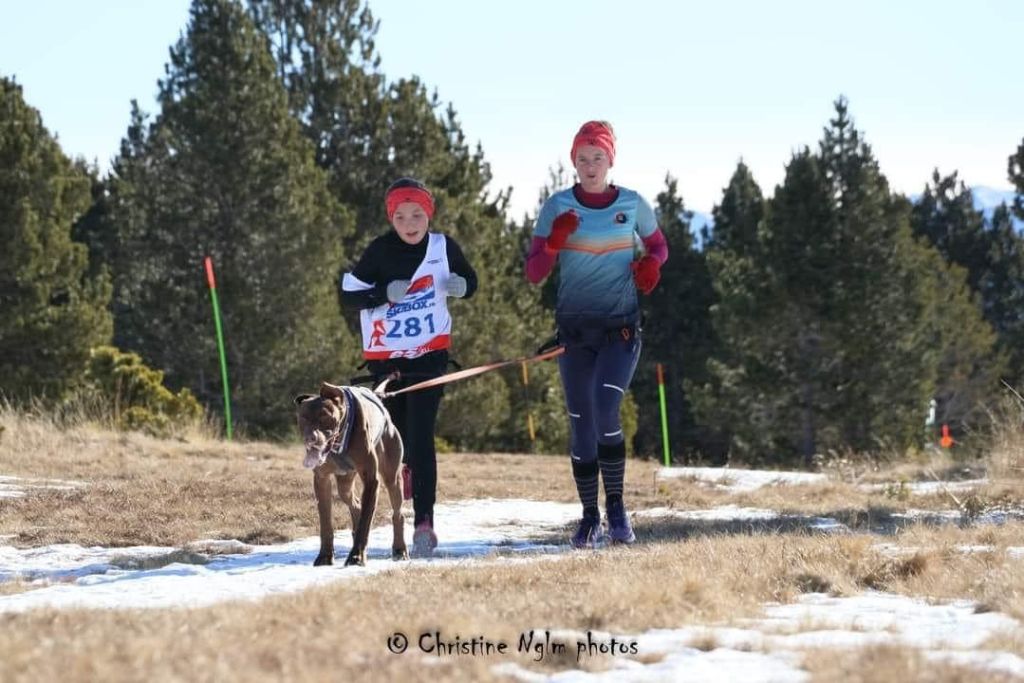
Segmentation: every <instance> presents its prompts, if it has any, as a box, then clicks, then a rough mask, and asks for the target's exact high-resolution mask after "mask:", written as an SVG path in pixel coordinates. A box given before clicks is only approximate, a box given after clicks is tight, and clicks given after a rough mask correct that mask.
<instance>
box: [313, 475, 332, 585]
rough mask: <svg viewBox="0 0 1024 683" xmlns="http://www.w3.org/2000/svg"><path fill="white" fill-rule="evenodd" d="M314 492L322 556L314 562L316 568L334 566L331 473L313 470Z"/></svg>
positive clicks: (318, 556) (317, 557)
mask: <svg viewBox="0 0 1024 683" xmlns="http://www.w3.org/2000/svg"><path fill="white" fill-rule="evenodd" d="M313 492H314V493H315V494H316V511H317V514H319V516H320V554H319V555H317V556H316V559H315V560H314V561H313V566H314V567H319V566H321V565H325V564H334V523H333V522H332V520H331V473H330V472H327V471H326V470H325V469H324V468H322V467H318V468H316V469H315V470H313Z"/></svg>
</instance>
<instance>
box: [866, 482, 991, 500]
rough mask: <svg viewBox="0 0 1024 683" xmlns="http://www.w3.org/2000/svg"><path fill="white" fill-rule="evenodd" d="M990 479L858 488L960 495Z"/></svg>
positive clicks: (890, 484) (922, 493) (893, 483)
mask: <svg viewBox="0 0 1024 683" xmlns="http://www.w3.org/2000/svg"><path fill="white" fill-rule="evenodd" d="M988 483H989V481H988V479H965V480H963V481H907V482H889V483H884V484H860V485H859V486H858V487H857V488H859V489H861V490H862V491H899V490H900V489H903V490H904V491H906V492H907V493H909V494H910V495H914V496H925V495H931V494H935V493H943V492H945V491H949V492H951V493H958V492H961V491H973V490H974V489H977V488H980V487H982V486H985V485H987V484H988Z"/></svg>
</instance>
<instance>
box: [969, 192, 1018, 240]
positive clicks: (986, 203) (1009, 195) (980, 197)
mask: <svg viewBox="0 0 1024 683" xmlns="http://www.w3.org/2000/svg"><path fill="white" fill-rule="evenodd" d="M971 196H972V197H974V208H975V209H977V210H978V211H981V212H982V213H983V214H985V218H986V219H988V220H992V214H993V212H995V210H996V209H997V208H999V205H1000V204H1002V203H1003V202H1005V203H1006V205H1007V206H1011V205H1012V204H1013V197H1014V191H1013V190H997V189H995V188H992V187H984V186H982V185H978V186H977V187H972V188H971ZM1013 227H1015V228H1016V229H1017V231H1018V232H1024V221H1021V220H1019V219H1017V218H1014V219H1013Z"/></svg>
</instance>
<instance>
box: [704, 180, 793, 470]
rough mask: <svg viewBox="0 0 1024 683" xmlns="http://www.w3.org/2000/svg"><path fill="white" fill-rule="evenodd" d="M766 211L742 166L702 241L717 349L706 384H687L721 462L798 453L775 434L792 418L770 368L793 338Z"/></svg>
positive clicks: (707, 449)
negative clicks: (784, 316) (785, 324)
mask: <svg viewBox="0 0 1024 683" xmlns="http://www.w3.org/2000/svg"><path fill="white" fill-rule="evenodd" d="M765 212H766V207H765V202H764V199H763V196H762V194H761V189H760V188H759V187H758V185H757V183H756V182H755V180H754V178H753V176H752V175H751V173H750V171H749V169H748V168H747V167H746V165H744V164H743V163H742V162H740V163H739V164H738V165H737V168H736V171H735V172H734V173H733V175H732V178H731V179H730V181H729V185H728V187H726V189H725V191H724V194H723V197H722V202H721V204H719V205H716V206H715V207H714V208H713V209H712V215H713V217H714V228H713V230H712V231H711V232H708V231H706V230H705V234H704V237H703V241H704V243H705V244H706V245H707V247H706V250H705V253H706V259H707V265H708V270H709V272H710V274H711V279H712V282H713V285H714V297H715V302H714V304H713V306H712V309H711V310H712V324H713V329H714V334H715V337H716V340H717V343H716V344H715V345H714V347H713V349H712V354H711V357H710V358H709V359H708V360H707V362H706V373H705V379H704V380H703V381H702V382H692V383H689V384H688V385H687V390H688V391H689V393H690V395H691V397H692V400H693V402H694V404H695V407H696V412H697V415H698V418H699V421H700V422H701V423H702V424H704V425H707V426H708V427H709V428H710V429H711V431H712V433H713V434H714V435H715V436H716V437H717V438H716V439H715V441H709V443H707V444H705V446H704V450H705V452H706V454H707V455H710V456H711V457H712V458H713V459H715V460H721V459H722V458H723V457H724V455H725V452H728V451H731V452H732V453H733V454H734V455H739V456H742V457H746V458H748V459H753V458H755V457H760V456H755V454H767V453H774V452H777V451H778V450H779V449H780V446H781V448H783V449H785V450H786V451H792V450H795V448H796V446H795V444H794V443H793V442H792V440H791V439H789V440H785V441H784V443H782V444H781V445H780V443H779V442H778V439H777V430H775V429H773V426H775V425H778V424H780V423H789V422H792V418H788V417H786V416H785V415H786V403H785V398H786V397H785V396H784V395H779V394H778V393H775V392H773V391H772V387H774V386H776V385H777V384H778V383H779V381H780V379H779V377H778V376H777V373H776V372H774V371H773V370H772V366H771V364H770V361H771V360H772V359H773V358H776V357H777V349H779V348H783V347H784V344H783V343H782V341H779V339H785V337H786V334H787V333H786V332H785V331H783V329H782V328H781V327H780V326H779V325H778V321H779V320H780V319H781V313H780V312H778V311H777V310H776V309H777V308H778V307H779V304H780V303H782V300H781V298H780V296H779V295H778V287H777V285H776V283H775V282H774V280H773V277H774V275H773V273H771V272H770V271H769V270H768V265H769V264H768V262H767V261H766V259H765V254H764V241H765V235H764V229H765V226H764V217H765Z"/></svg>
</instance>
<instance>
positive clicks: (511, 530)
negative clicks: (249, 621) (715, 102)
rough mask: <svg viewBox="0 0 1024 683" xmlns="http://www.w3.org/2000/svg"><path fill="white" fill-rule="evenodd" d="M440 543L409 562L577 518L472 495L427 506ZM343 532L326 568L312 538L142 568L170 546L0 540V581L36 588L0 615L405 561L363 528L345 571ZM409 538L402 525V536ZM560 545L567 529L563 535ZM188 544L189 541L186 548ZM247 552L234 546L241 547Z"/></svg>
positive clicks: (502, 544)
mask: <svg viewBox="0 0 1024 683" xmlns="http://www.w3.org/2000/svg"><path fill="white" fill-rule="evenodd" d="M435 511H436V517H435V519H436V520H437V533H438V537H439V540H440V543H439V545H438V548H437V550H436V551H435V554H434V557H433V558H430V559H413V560H410V561H409V563H411V564H414V565H415V564H425V563H438V562H448V563H455V562H459V561H465V560H468V559H471V558H481V557H497V556H498V555H502V556H506V555H513V556H515V555H523V556H530V555H542V554H544V553H553V552H563V551H565V550H567V547H568V546H567V545H565V546H562V545H549V544H539V543H534V542H531V541H530V540H529V539H530V538H531V537H535V536H543V535H545V534H550V533H552V532H560V531H562V530H563V529H564V527H565V526H566V525H567V524H569V523H570V522H571V521H573V520H575V519H577V518H578V516H579V506H578V505H571V504H566V503H551V502H538V501H530V500H474V501H462V502H456V503H451V504H446V505H437V506H436V507H435ZM351 538H352V535H351V532H350V531H349V530H343V531H339V532H338V533H337V536H336V541H335V544H336V545H335V558H336V559H335V563H336V564H335V565H333V566H330V567H313V559H314V558H315V557H316V555H317V552H318V551H319V548H320V541H319V538H318V537H309V538H304V539H300V540H297V541H293V542H291V543H283V544H278V545H268V546H247V547H239V550H240V551H243V552H239V553H228V554H217V555H213V556H211V557H209V558H203V561H202V562H194V561H184V562H182V561H171V562H170V563H167V564H161V565H160V566H154V567H152V568H149V569H146V568H135V567H146V565H147V560H149V561H150V562H149V563H150V564H152V561H153V560H154V559H159V558H160V557H166V558H169V559H171V560H174V559H175V558H176V557H177V555H176V553H181V552H182V551H181V550H180V549H177V548H170V547H152V546H137V547H132V548H83V547H81V546H78V545H68V544H60V545H52V546H46V547H42V548H30V549H24V550H23V549H17V548H12V547H9V546H0V581H7V580H11V579H16V578H20V579H23V580H27V581H29V582H36V583H37V584H38V585H40V586H42V587H40V588H37V589H34V590H29V591H26V592H23V593H15V594H12V595H6V596H0V612H16V611H23V610H29V609H34V608H37V607H44V606H46V607H57V608H62V607H71V606H74V607H85V608H147V607H154V608H159V607H198V606H203V605H209V604H213V603H216V602H221V601H224V600H237V599H245V600H257V599H260V598H263V597H265V596H267V595H270V594H275V593H286V592H292V591H297V590H301V589H303V588H307V587H309V586H314V585H319V584H324V583H329V582H332V581H338V580H342V579H350V578H353V577H357V576H368V575H371V574H376V573H378V572H382V571H390V570H392V569H395V568H396V567H399V566H404V565H405V564H406V563H403V562H395V561H393V560H391V527H390V525H388V526H385V527H380V528H377V529H374V530H373V531H372V532H371V533H370V538H369V545H368V551H367V563H366V566H365V567H345V566H343V565H344V561H345V556H346V555H347V553H348V549H349V547H351V546H350V544H351ZM410 538H411V533H410V531H409V530H408V528H407V530H406V542H407V543H408V542H409V540H410ZM565 540H566V543H567V542H568V535H567V534H566V539H565ZM190 545H192V546H193V547H195V544H190ZM246 549H247V550H248V552H244V550H246Z"/></svg>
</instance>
